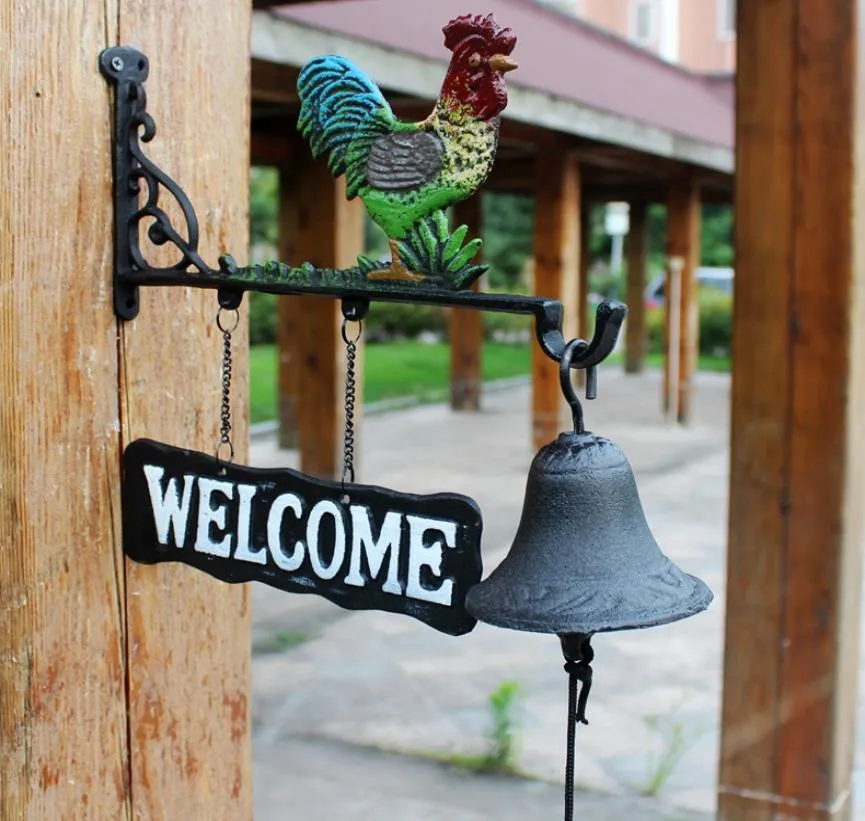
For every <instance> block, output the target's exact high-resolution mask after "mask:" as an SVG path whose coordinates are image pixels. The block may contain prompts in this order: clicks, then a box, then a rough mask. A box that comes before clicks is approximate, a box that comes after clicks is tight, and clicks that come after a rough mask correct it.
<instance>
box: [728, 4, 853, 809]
mask: <svg viewBox="0 0 865 821" xmlns="http://www.w3.org/2000/svg"><path fill="white" fill-rule="evenodd" d="M861 9H862V4H861V3H860V2H858V0H836V2H834V3H832V4H831V13H827V12H828V11H829V10H828V9H827V7H826V4H825V2H823V0H789V2H785V3H740V4H739V13H740V15H741V16H740V19H739V36H738V66H739V69H738V70H739V82H738V93H737V113H738V123H737V184H736V246H737V252H736V289H735V310H734V330H733V362H734V368H733V388H732V458H731V475H730V532H729V534H730V536H729V542H730V546H729V557H728V563H729V564H728V588H727V611H726V612H727V630H726V648H727V656H726V661H725V670H724V705H723V714H722V736H721V767H720V779H719V782H720V783H719V796H718V799H719V818H720V819H722V821H772V819H779V818H790V819H808V821H849V819H851V818H852V797H851V789H852V784H851V770H852V764H853V755H854V749H855V734H856V720H855V719H856V702H857V698H856V695H857V690H856V674H857V666H858V662H859V619H860V589H861V578H862V577H861V572H862V544H863V536H865V532H863V530H865V529H863V513H865V506H863V503H862V500H863V499H865V471H863V466H862V465H863V456H865V356H863V351H865V256H863V251H865V247H863V242H865V186H863V182H865V180H863V170H865V168H863V162H865V159H863V158H865V134H863V130H862V112H863V110H865V109H863V104H865V71H863V68H865V66H863V60H862V59H861V56H860V55H862V54H863V49H865V38H863V24H865V20H863V17H862V14H861Z"/></svg>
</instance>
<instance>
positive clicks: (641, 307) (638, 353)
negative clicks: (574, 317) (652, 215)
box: [625, 201, 649, 373]
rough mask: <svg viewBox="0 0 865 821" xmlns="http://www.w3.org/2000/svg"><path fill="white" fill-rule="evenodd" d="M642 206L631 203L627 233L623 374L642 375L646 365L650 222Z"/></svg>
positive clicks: (645, 208)
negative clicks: (626, 317)
mask: <svg viewBox="0 0 865 821" xmlns="http://www.w3.org/2000/svg"><path fill="white" fill-rule="evenodd" d="M648 211H649V209H648V208H647V206H646V203H645V202H639V201H637V202H632V203H631V225H630V229H629V231H628V240H627V254H628V288H627V299H626V302H627V305H628V319H627V321H626V323H625V373H642V372H643V368H644V366H645V364H646V341H647V340H646V296H645V294H646V261H647V258H648V251H649V247H648V246H649V230H648V229H649V222H648Z"/></svg>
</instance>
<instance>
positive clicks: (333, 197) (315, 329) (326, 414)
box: [280, 159, 365, 478]
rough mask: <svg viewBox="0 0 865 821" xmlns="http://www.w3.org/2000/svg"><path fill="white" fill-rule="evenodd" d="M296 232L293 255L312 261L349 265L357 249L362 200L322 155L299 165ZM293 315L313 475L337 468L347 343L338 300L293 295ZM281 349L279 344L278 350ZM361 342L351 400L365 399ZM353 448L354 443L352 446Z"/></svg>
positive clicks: (301, 423)
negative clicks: (349, 192)
mask: <svg viewBox="0 0 865 821" xmlns="http://www.w3.org/2000/svg"><path fill="white" fill-rule="evenodd" d="M297 175H298V176H297V192H298V193H297V201H298V205H297V209H298V233H297V249H296V258H297V259H302V260H308V261H310V262H312V263H313V264H314V265H317V266H321V267H324V266H328V267H333V268H348V267H351V266H352V265H356V264H357V257H358V254H360V253H363V241H364V219H365V217H364V214H365V211H364V207H363V203H361V201H360V200H359V199H356V200H352V201H351V202H349V201H348V200H346V198H345V178H344V177H341V178H340V179H339V180H334V179H333V177H332V176H331V174H330V171H329V170H328V168H327V164H326V163H325V162H323V161H321V162H316V161H313V160H312V159H309V160H306V161H304V162H303V163H302V164H301V165H299V166H298V168H297ZM294 301H295V303H296V307H295V308H294V309H292V310H293V311H295V314H294V317H295V322H296V327H297V332H296V336H295V337H294V339H295V342H296V345H297V347H296V349H295V350H294V351H292V352H291V353H290V355H291V358H292V361H294V362H295V363H296V366H297V379H298V383H297V384H298V397H299V398H298V400H297V402H296V404H295V409H296V413H297V427H298V436H299V445H300V464H301V470H303V471H304V473H308V474H310V475H313V476H321V477H328V478H333V477H336V476H338V475H341V470H342V434H343V426H344V424H345V401H344V387H345V346H344V344H343V342H342V338H341V336H340V326H341V324H342V312H341V311H340V307H339V302H338V301H337V300H333V299H329V298H326V297H311V296H310V297H298V298H296V299H295V300H294ZM285 353H286V352H284V351H282V350H281V351H280V357H283V356H284V355H285ZM362 366H363V344H362V342H361V343H360V344H359V345H358V368H359V371H358V376H357V404H356V411H355V423H356V424H357V425H359V424H360V409H361V407H362V404H363V378H362V377H363V372H362ZM356 448H357V445H356Z"/></svg>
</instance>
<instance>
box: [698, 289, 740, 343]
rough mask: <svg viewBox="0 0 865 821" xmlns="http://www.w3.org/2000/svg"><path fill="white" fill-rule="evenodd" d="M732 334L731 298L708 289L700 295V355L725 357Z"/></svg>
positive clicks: (728, 295)
mask: <svg viewBox="0 0 865 821" xmlns="http://www.w3.org/2000/svg"><path fill="white" fill-rule="evenodd" d="M732 334H733V298H732V297H731V296H730V294H723V293H719V292H717V291H712V290H710V289H707V290H704V291H703V292H702V293H701V294H700V353H701V354H705V355H708V356H726V355H729V353H730V344H731V341H732Z"/></svg>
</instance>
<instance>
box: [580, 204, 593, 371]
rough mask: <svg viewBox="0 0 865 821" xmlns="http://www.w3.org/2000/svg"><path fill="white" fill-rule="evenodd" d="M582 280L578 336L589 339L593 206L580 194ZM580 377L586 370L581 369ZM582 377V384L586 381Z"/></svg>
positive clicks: (590, 323)
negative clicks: (590, 251)
mask: <svg viewBox="0 0 865 821" xmlns="http://www.w3.org/2000/svg"><path fill="white" fill-rule="evenodd" d="M580 203H581V204H580V281H579V284H578V286H577V308H576V310H577V336H580V337H582V338H583V339H588V338H589V337H590V336H591V335H592V330H591V326H592V318H591V316H590V314H591V306H590V305H589V263H590V262H591V260H590V258H589V248H590V247H591V244H592V206H591V204H590V203H589V202H588V201H587V200H586V198H585V197H584V196H583V195H582V193H581V194H580ZM579 375H580V377H585V375H586V372H585V371H580V372H579ZM584 381H585V380H584V379H581V384H582V382H584Z"/></svg>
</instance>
